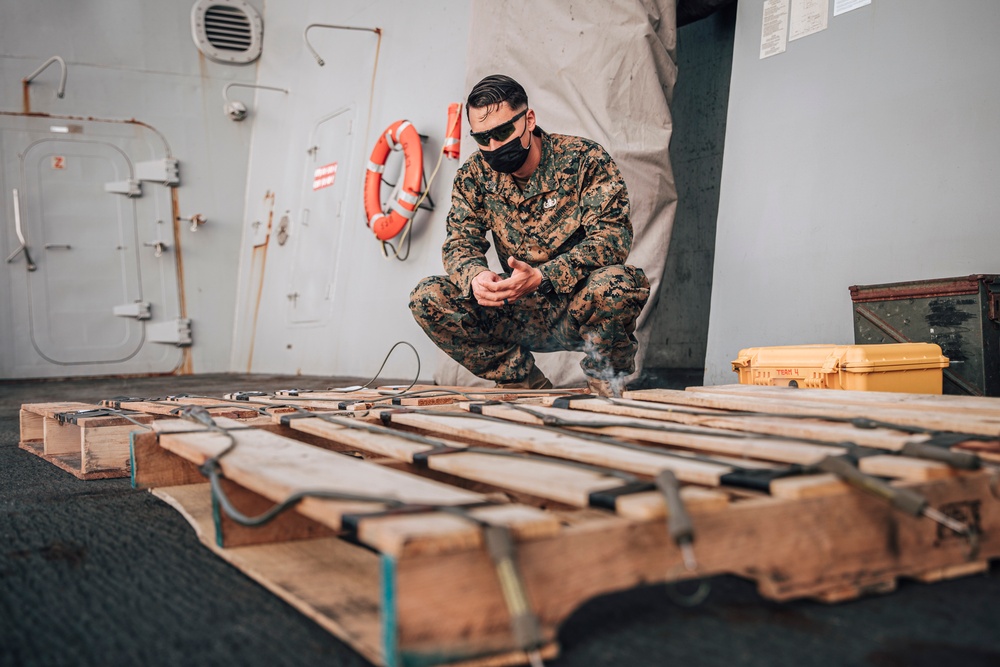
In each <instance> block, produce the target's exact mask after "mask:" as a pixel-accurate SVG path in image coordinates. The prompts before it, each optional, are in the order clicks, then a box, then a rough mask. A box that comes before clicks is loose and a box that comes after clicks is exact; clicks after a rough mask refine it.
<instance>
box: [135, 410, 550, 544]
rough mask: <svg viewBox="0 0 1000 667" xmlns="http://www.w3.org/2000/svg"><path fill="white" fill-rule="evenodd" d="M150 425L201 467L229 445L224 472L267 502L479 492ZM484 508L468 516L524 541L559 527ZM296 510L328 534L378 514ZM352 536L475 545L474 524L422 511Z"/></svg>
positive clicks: (366, 524)
mask: <svg viewBox="0 0 1000 667" xmlns="http://www.w3.org/2000/svg"><path fill="white" fill-rule="evenodd" d="M216 421H217V422H219V425H220V426H222V427H223V428H232V427H238V426H239V423H238V422H235V421H230V420H224V419H223V420H216ZM154 428H155V429H156V430H157V432H158V433H159V434H160V444H161V446H163V447H164V448H165V449H167V450H169V451H172V452H174V453H176V454H179V455H180V456H182V457H184V458H185V459H187V460H189V461H192V462H194V463H196V464H198V465H202V464H203V463H204V462H205V461H207V460H208V459H209V458H212V457H215V456H217V455H219V454H221V453H222V452H223V451H224V450H226V449H227V448H229V447H230V445H231V443H232V442H235V443H236V446H235V447H234V448H232V449H231V451H230V452H229V453H227V454H226V455H225V456H224V457H222V458H221V459H220V467H221V470H222V473H223V475H224V476H225V477H226V478H228V479H230V480H232V481H234V482H236V483H238V484H240V485H242V486H244V487H245V488H247V489H249V490H251V491H254V492H256V493H258V494H260V495H262V496H264V497H266V498H269V499H270V500H272V501H274V502H279V501H283V500H284V499H286V498H288V497H289V496H291V495H292V494H294V493H299V492H302V491H305V490H315V489H331V490H336V491H339V492H344V493H353V494H361V495H369V496H375V497H387V498H394V499H397V500H399V501H402V502H404V503H408V504H422V505H431V506H440V505H462V504H471V503H481V502H483V501H485V500H486V499H485V497H483V496H482V495H480V494H476V493H471V492H468V491H464V490H461V489H456V488H454V487H450V486H447V485H444V484H440V483H437V482H432V481H430V480H426V479H422V478H419V477H415V476H413V475H408V474H406V473H403V472H400V471H397V470H392V469H388V468H385V467H382V466H377V465H373V464H370V463H366V462H364V461H361V460H358V459H355V458H352V457H349V456H343V455H340V454H336V453H334V452H330V451H326V450H322V449H318V448H316V447H310V446H309V445H305V444H302V443H299V442H296V441H293V440H289V439H287V438H282V437H280V436H277V435H274V434H271V433H267V432H264V431H259V430H256V429H251V430H239V429H236V430H231V431H229V436H231V437H232V440H230V437H229V436H226V435H224V434H219V433H213V432H207V431H205V430H204V428H203V427H201V426H200V425H197V424H194V423H191V422H184V421H173V420H164V421H160V422H156V423H155V424H154ZM512 507H513V508H514V509H510V508H496V507H484V508H477V509H473V510H470V511H469V514H471V515H473V516H477V517H491V518H495V519H496V520H498V521H502V522H504V523H505V524H507V525H510V526H511V527H512V529H513V530H514V531H515V533H517V534H519V535H520V536H521V537H523V538H530V537H533V536H535V535H536V534H547V533H549V532H552V531H558V528H559V526H558V522H557V521H555V520H554V519H553V518H552V517H550V516H548V515H546V514H545V513H544V512H542V511H540V510H536V509H535V508H530V507H521V506H512ZM295 509H296V511H298V512H300V513H302V514H304V515H306V516H308V517H310V518H312V519H315V520H317V521H319V522H321V523H323V524H325V525H327V526H329V527H331V528H333V529H334V530H339V529H340V528H341V527H342V520H343V517H344V516H345V515H346V514H369V513H371V512H379V511H381V510H383V509H384V505H382V504H381V503H376V502H360V501H341V500H327V499H320V498H315V497H307V498H305V499H303V500H301V501H300V502H299V503H298V504H297V505H296V508H295ZM358 539H359V540H361V541H362V542H364V543H366V544H369V545H370V546H372V547H375V548H377V549H379V550H380V551H382V552H384V553H401V552H402V551H403V550H412V551H424V552H441V551H446V550H450V549H467V548H474V547H478V545H479V544H480V543H481V535H480V531H479V527H478V526H476V525H475V524H474V523H471V522H470V521H468V520H466V519H463V518H461V517H458V516H454V515H451V514H443V513H440V512H428V513H424V514H420V515H412V516H389V517H377V518H368V519H365V520H364V521H362V522H360V524H359V528H358Z"/></svg>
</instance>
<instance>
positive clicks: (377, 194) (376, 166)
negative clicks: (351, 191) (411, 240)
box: [365, 120, 424, 241]
mask: <svg viewBox="0 0 1000 667" xmlns="http://www.w3.org/2000/svg"><path fill="white" fill-rule="evenodd" d="M400 149H402V151H403V157H404V159H405V162H406V164H405V172H404V173H405V175H404V177H403V186H402V187H401V188H400V190H399V197H398V199H396V201H394V202H392V203H390V204H389V212H388V213H385V212H383V211H382V194H381V188H382V172H383V171H385V161H386V158H388V157H389V151H390V150H394V151H396V150H400ZM423 177H424V149H423V147H422V146H421V144H420V135H419V134H417V129H416V128H415V127H413V125H412V124H411V123H410V121H408V120H397V121H396V122H395V123H393V124H392V125H390V126H389V127H388V128H386V130H385V132H383V133H382V135H381V136H380V137H379V138H378V141H377V142H376V143H375V148H373V149H372V154H371V157H370V158H369V160H368V170H367V171H366V172H365V215H366V216H367V217H368V227H369V228H370V229H371V230H372V232H374V233H375V236H376V237H378V239H379V240H380V241H388V240H389V239H391V238H392V237H394V236H395V235H396V234H399V233H400V232H401V231H403V227H405V226H406V223H407V222H409V221H410V220H412V219H413V216H414V215H415V214H416V212H417V201H418V200H419V199H420V194H421V193H420V185H421V182H422V180H423Z"/></svg>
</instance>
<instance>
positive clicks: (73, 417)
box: [53, 408, 138, 425]
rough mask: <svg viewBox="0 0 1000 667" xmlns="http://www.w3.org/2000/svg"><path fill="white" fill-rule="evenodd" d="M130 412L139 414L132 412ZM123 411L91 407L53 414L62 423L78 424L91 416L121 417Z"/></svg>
mask: <svg viewBox="0 0 1000 667" xmlns="http://www.w3.org/2000/svg"><path fill="white" fill-rule="evenodd" d="M130 414H138V413H136V412H132V413H130ZM120 416H121V413H120V412H119V411H118V408H112V409H109V408H91V409H89V410H76V411H69V412H57V413H55V414H54V415H53V417H55V419H56V421H58V422H59V423H60V424H73V425H76V424H77V423H78V421H79V420H80V419H89V418H91V417H120Z"/></svg>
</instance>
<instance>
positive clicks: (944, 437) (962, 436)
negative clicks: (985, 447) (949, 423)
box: [920, 431, 998, 447]
mask: <svg viewBox="0 0 1000 667" xmlns="http://www.w3.org/2000/svg"><path fill="white" fill-rule="evenodd" d="M997 439H998V438H997V437H992V436H988V435H975V434H971V433H954V432H952V431H938V432H937V433H933V434H932V435H931V437H930V438H929V439H928V440H924V441H922V442H921V443H920V444H922V445H935V446H937V447H954V446H955V445H960V444H962V443H963V442H968V441H969V440H975V441H977V442H989V441H991V440H997Z"/></svg>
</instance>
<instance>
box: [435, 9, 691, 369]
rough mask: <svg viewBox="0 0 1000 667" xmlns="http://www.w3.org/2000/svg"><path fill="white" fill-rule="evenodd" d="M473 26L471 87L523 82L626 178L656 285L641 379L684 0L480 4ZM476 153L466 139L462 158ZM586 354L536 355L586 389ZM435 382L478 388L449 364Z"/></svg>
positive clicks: (642, 257)
mask: <svg viewBox="0 0 1000 667" xmlns="http://www.w3.org/2000/svg"><path fill="white" fill-rule="evenodd" d="M471 22H472V24H471V27H470V33H469V53H468V63H467V70H466V73H467V75H466V86H465V90H466V91H468V90H470V89H471V88H472V86H473V85H475V83H476V82H477V81H479V80H480V79H481V78H483V77H484V76H486V75H488V74H507V75H509V76H512V77H514V78H515V79H516V80H517V81H519V82H520V83H521V85H523V86H524V88H525V90H526V91H527V93H528V104H529V106H530V107H531V108H533V109H535V112H536V117H537V120H538V125H539V126H540V127H541V128H542V129H544V130H545V131H547V132H557V133H561V134H574V135H578V136H583V137H587V138H589V139H593V140H595V141H597V142H599V143H600V144H601V145H602V146H604V148H605V149H607V151H608V152H609V153H610V154H611V156H612V157H613V158H614V159H615V161H616V162H617V163H618V167H619V168H620V169H621V172H622V175H623V176H624V177H625V182H626V184H627V186H628V190H629V196H630V198H631V203H632V225H633V227H634V231H635V240H634V243H633V245H632V254H631V255H630V256H629V263H630V264H634V265H636V266H639V267H641V268H642V269H643V270H644V271H645V272H646V276H647V277H648V278H649V282H650V286H651V296H650V300H649V303H647V304H646V308H645V309H644V310H643V312H642V315H641V316H640V318H639V328H638V331H637V333H636V335H637V337H638V338H639V342H640V349H639V355H638V357H637V359H636V362H637V363H636V370H637V373H638V372H639V371H641V370H642V362H643V357H644V354H645V350H646V348H647V346H648V343H649V330H648V329H649V327H648V326H647V325H648V323H649V320H650V317H649V315H650V313H651V312H652V309H653V308H654V307H655V305H656V304H655V301H656V299H657V296H658V294H659V287H660V279H661V277H662V275H663V265H664V261H665V259H666V256H667V245H668V243H669V241H670V230H671V227H672V226H673V221H674V212H675V210H676V207H677V190H676V188H675V186H674V176H673V172H672V171H671V168H670V155H669V152H668V148H669V144H670V133H671V129H672V122H671V117H670V98H671V95H672V93H673V87H674V82H675V81H676V79H677V67H676V43H677V42H676V37H677V30H676V21H675V1H674V0H647V1H646V2H642V1H640V0H576V1H574V2H568V1H566V0H530V1H529V0H505V1H504V2H496V1H495V0H493V1H490V0H476V1H475V2H474V4H473V9H472V19H471ZM474 148H475V145H474V143H473V142H471V141H463V142H462V149H463V154H462V159H463V160H464V159H465V158H467V157H468V156H469V154H470V153H471V152H472V151H473V150H474ZM490 255H491V262H492V265H493V266H494V268H499V267H498V264H497V262H496V259H495V258H494V257H492V255H493V253H492V252H491V253H490ZM581 356H582V353H579V352H557V353H550V354H537V353H536V355H535V358H536V360H537V361H538V365H539V367H540V368H541V369H542V370H543V371H545V374H546V375H547V376H548V377H549V378H550V379H551V380H552V381H553V382H554V383H555V384H556V385H557V386H559V385H562V386H567V385H581V384H583V381H584V377H583V371H581V370H580V367H579V360H580V358H581ZM434 379H435V380H436V381H437V382H438V383H440V384H473V383H476V382H475V381H476V378H475V376H473V375H472V374H471V373H469V372H468V371H467V370H465V369H464V368H462V367H461V366H459V365H458V364H457V363H455V362H454V361H452V360H450V359H445V361H444V362H443V363H442V364H441V366H440V367H439V368H438V369H437V371H436V373H435V375H434ZM476 384H485V383H484V382H483V381H479V382H478V383H476Z"/></svg>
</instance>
